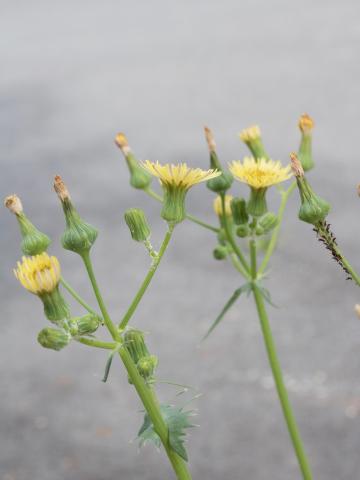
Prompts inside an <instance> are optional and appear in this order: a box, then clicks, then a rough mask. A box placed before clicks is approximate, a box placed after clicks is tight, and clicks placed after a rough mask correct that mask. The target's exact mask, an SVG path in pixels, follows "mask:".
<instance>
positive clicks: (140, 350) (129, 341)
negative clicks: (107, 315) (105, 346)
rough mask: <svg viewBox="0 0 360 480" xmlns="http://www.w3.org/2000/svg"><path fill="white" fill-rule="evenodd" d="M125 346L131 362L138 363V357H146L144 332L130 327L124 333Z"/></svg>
mask: <svg viewBox="0 0 360 480" xmlns="http://www.w3.org/2000/svg"><path fill="white" fill-rule="evenodd" d="M124 341H125V347H126V349H127V351H128V352H129V354H130V356H131V358H132V359H133V362H134V363H135V364H137V363H138V361H139V360H140V358H143V357H147V356H148V355H149V351H148V349H147V346H146V344H145V339H144V332H142V331H141V330H136V329H135V328H130V329H128V330H126V332H125V334H124Z"/></svg>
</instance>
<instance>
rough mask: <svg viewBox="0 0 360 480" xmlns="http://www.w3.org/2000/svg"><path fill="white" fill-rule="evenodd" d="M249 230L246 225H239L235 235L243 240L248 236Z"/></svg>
mask: <svg viewBox="0 0 360 480" xmlns="http://www.w3.org/2000/svg"><path fill="white" fill-rule="evenodd" d="M249 233H250V229H249V226H248V225H247V224H243V225H239V226H238V227H237V229H236V235H237V236H238V237H240V238H245V237H247V236H248V235H249Z"/></svg>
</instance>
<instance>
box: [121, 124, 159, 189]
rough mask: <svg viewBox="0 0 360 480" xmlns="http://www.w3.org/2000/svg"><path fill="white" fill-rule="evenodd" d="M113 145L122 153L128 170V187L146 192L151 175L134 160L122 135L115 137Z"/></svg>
mask: <svg viewBox="0 0 360 480" xmlns="http://www.w3.org/2000/svg"><path fill="white" fill-rule="evenodd" d="M115 143H116V145H117V146H118V147H119V148H120V150H121V151H122V153H123V155H124V157H125V160H126V163H127V166H128V168H129V171H130V185H131V186H132V187H134V188H138V189H140V190H146V189H147V187H148V186H149V185H150V183H151V175H149V173H148V172H146V171H145V170H144V169H143V168H142V167H141V165H140V164H139V162H138V161H137V159H136V158H135V156H134V154H133V152H132V150H131V148H130V147H129V144H128V141H127V138H126V136H125V135H124V134H123V133H118V134H117V135H116V137H115Z"/></svg>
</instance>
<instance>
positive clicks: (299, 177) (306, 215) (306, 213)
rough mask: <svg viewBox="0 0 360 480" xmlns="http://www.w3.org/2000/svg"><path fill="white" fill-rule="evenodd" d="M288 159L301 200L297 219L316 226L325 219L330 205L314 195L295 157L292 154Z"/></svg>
mask: <svg viewBox="0 0 360 480" xmlns="http://www.w3.org/2000/svg"><path fill="white" fill-rule="evenodd" d="M290 158H291V166H292V169H293V172H294V175H295V176H296V182H297V186H298V189H299V194H300V200H301V206H300V210H299V214H298V216H299V219H300V220H302V221H303V222H307V223H311V224H312V225H316V224H317V223H319V222H321V221H322V220H324V219H325V217H326V216H327V214H328V213H329V211H330V204H329V203H328V202H326V201H325V200H323V199H322V198H321V197H319V196H318V195H316V194H315V192H314V191H313V189H312V188H311V186H310V184H309V183H308V181H307V180H306V178H305V176H304V170H303V168H302V166H301V163H300V162H299V160H298V158H297V156H296V155H295V154H294V153H292V154H291V155H290Z"/></svg>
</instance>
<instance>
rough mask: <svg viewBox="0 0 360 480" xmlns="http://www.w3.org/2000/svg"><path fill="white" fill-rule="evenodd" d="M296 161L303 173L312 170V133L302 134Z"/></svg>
mask: <svg viewBox="0 0 360 480" xmlns="http://www.w3.org/2000/svg"><path fill="white" fill-rule="evenodd" d="M298 159H299V160H300V162H301V165H302V167H303V169H304V171H305V172H307V171H308V170H311V169H312V168H314V166H315V163H314V159H313V155H312V133H311V132H302V133H301V142H300V147H299V152H298Z"/></svg>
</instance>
